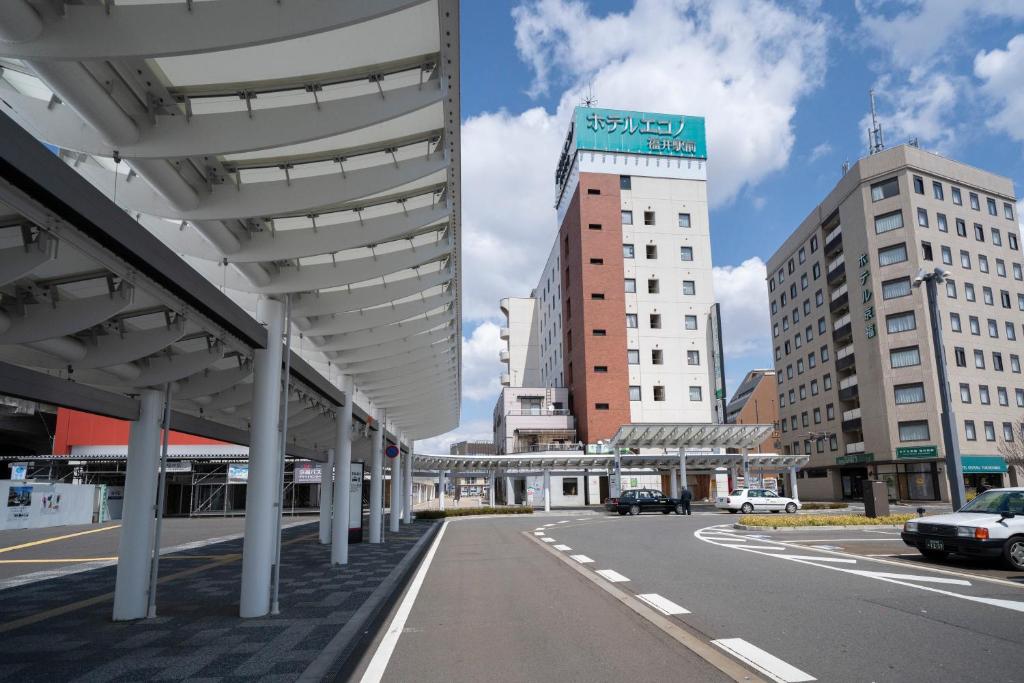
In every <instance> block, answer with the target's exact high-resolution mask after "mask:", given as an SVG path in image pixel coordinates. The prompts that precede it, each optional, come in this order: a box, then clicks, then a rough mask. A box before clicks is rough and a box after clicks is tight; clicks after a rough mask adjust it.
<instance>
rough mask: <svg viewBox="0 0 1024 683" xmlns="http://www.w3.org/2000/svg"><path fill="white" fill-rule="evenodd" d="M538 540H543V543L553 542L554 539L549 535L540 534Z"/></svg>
mask: <svg viewBox="0 0 1024 683" xmlns="http://www.w3.org/2000/svg"><path fill="white" fill-rule="evenodd" d="M540 540H542V541H544V542H545V543H554V542H555V539H553V538H551V537H550V536H542V537H541V539H540Z"/></svg>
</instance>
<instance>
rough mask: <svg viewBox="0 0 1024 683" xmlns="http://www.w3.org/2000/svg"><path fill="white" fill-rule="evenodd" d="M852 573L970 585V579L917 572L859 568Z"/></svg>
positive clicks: (873, 576)
mask: <svg viewBox="0 0 1024 683" xmlns="http://www.w3.org/2000/svg"><path fill="white" fill-rule="evenodd" d="M853 573H854V574H860V575H861V576H870V577H872V578H875V577H879V578H886V579H903V580H905V581H924V582H925V583H944V584H947V585H950V586H970V585H971V582H970V581H965V580H963V579H947V578H946V577H945V576H920V575H917V574H891V573H889V572H872V571H867V570H865V569H859V570H857V571H855V572H853Z"/></svg>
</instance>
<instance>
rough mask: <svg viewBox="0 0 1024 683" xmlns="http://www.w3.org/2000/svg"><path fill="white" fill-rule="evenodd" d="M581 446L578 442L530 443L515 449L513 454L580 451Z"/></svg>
mask: <svg viewBox="0 0 1024 683" xmlns="http://www.w3.org/2000/svg"><path fill="white" fill-rule="evenodd" d="M582 450H583V444H582V443H580V442H578V441H577V442H574V443H557V442H552V443H531V444H526V445H523V446H518V447H517V448H516V449H515V451H514V452H515V453H537V452H539V451H582Z"/></svg>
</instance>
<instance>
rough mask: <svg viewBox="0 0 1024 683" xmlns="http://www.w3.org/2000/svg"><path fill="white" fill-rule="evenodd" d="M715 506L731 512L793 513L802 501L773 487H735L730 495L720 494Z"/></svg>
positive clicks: (746, 513)
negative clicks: (787, 496)
mask: <svg viewBox="0 0 1024 683" xmlns="http://www.w3.org/2000/svg"><path fill="white" fill-rule="evenodd" d="M715 507H716V508H719V509H720V510H728V511H729V512H731V513H734V514H735V513H737V512H742V513H743V514H745V515H749V514H750V513H752V512H768V511H769V510H770V511H771V512H782V511H783V510H785V511H786V512H789V513H793V512H796V511H797V510H799V509H800V507H801V506H800V501H799V500H796V499H795V498H786V497H785V496H780V495H779V494H778V492H776V491H772V490H771V489H735V490H733V491H731V492H730V493H729V495H728V496H719V498H718V499H717V500H716V501H715Z"/></svg>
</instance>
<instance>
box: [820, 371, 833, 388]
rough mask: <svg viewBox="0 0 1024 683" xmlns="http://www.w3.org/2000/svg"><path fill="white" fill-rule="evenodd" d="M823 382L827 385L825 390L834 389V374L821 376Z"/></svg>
mask: <svg viewBox="0 0 1024 683" xmlns="http://www.w3.org/2000/svg"><path fill="white" fill-rule="evenodd" d="M821 383H822V385H823V386H824V387H825V391H829V390H831V389H832V375H830V374H828V373H826V374H825V376H824V377H822V378H821Z"/></svg>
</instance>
